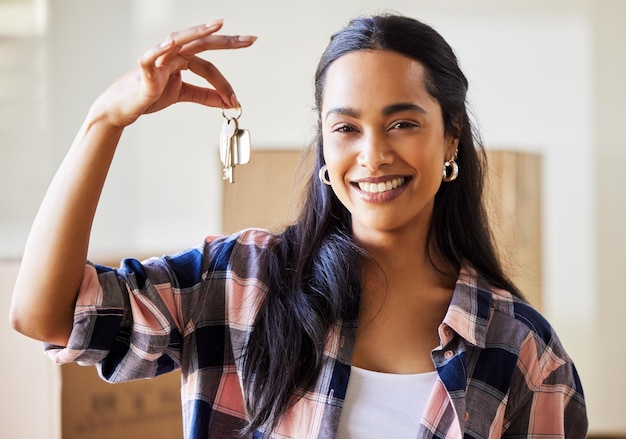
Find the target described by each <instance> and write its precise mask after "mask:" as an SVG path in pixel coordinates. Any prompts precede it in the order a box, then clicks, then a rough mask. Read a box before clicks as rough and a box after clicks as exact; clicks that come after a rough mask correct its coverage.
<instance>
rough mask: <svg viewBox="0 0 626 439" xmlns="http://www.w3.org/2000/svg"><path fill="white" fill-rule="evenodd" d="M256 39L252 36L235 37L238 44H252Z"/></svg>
mask: <svg viewBox="0 0 626 439" xmlns="http://www.w3.org/2000/svg"><path fill="white" fill-rule="evenodd" d="M257 38H258V37H254V36H252V35H240V36H238V37H237V41H239V42H240V43H254V42H255V41H256V40H257Z"/></svg>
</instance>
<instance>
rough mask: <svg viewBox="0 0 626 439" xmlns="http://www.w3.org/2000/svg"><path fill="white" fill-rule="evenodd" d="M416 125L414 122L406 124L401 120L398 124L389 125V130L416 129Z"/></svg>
mask: <svg viewBox="0 0 626 439" xmlns="http://www.w3.org/2000/svg"><path fill="white" fill-rule="evenodd" d="M417 127H418V124H417V123H415V122H408V121H405V120H402V121H400V122H395V123H394V124H393V125H391V128H392V129H394V128H397V129H404V128H417Z"/></svg>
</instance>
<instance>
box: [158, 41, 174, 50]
mask: <svg viewBox="0 0 626 439" xmlns="http://www.w3.org/2000/svg"><path fill="white" fill-rule="evenodd" d="M172 44H174V42H173V41H172V40H167V41H163V42H162V43H161V45H160V46H159V47H161V49H167V48H170V47H172Z"/></svg>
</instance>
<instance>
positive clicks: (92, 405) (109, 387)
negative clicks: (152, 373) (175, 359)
mask: <svg viewBox="0 0 626 439" xmlns="http://www.w3.org/2000/svg"><path fill="white" fill-rule="evenodd" d="M61 370H62V372H61V382H62V388H61V407H62V413H61V418H62V422H61V424H62V425H61V430H62V439H111V438H116V439H131V438H136V439H142V438H149V439H161V438H163V439H176V438H182V437H183V430H182V416H181V403H180V372H178V371H175V372H171V373H168V374H165V375H162V376H159V377H157V378H153V379H149V380H137V381H131V382H127V383H119V384H110V383H107V382H105V381H103V380H102V379H101V378H100V377H99V376H98V373H97V371H96V368H95V367H92V366H78V365H76V364H65V365H63V366H61Z"/></svg>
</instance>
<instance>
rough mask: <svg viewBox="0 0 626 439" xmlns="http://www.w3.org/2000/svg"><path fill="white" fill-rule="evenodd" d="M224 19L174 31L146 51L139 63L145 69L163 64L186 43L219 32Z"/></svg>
mask: <svg viewBox="0 0 626 439" xmlns="http://www.w3.org/2000/svg"><path fill="white" fill-rule="evenodd" d="M222 25H223V20H216V21H213V22H211V23H207V24H203V25H200V26H194V27H191V28H189V29H185V30H182V31H178V32H174V33H172V34H170V36H169V37H168V38H167V40H165V42H163V43H161V44H160V45H158V46H157V47H154V48H152V49H150V50H148V51H147V52H146V53H144V54H143V55H142V56H141V58H140V59H139V64H140V65H141V66H142V67H143V68H144V69H148V70H150V69H152V68H153V67H158V66H160V65H163V64H165V63H166V61H168V60H169V59H171V58H172V57H174V56H176V54H177V53H178V51H179V50H180V49H181V48H182V47H183V46H184V45H186V44H188V43H190V42H192V41H194V40H196V39H199V38H203V37H206V36H208V35H211V34H212V33H213V32H217V31H218V30H220V29H221V28H222Z"/></svg>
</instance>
